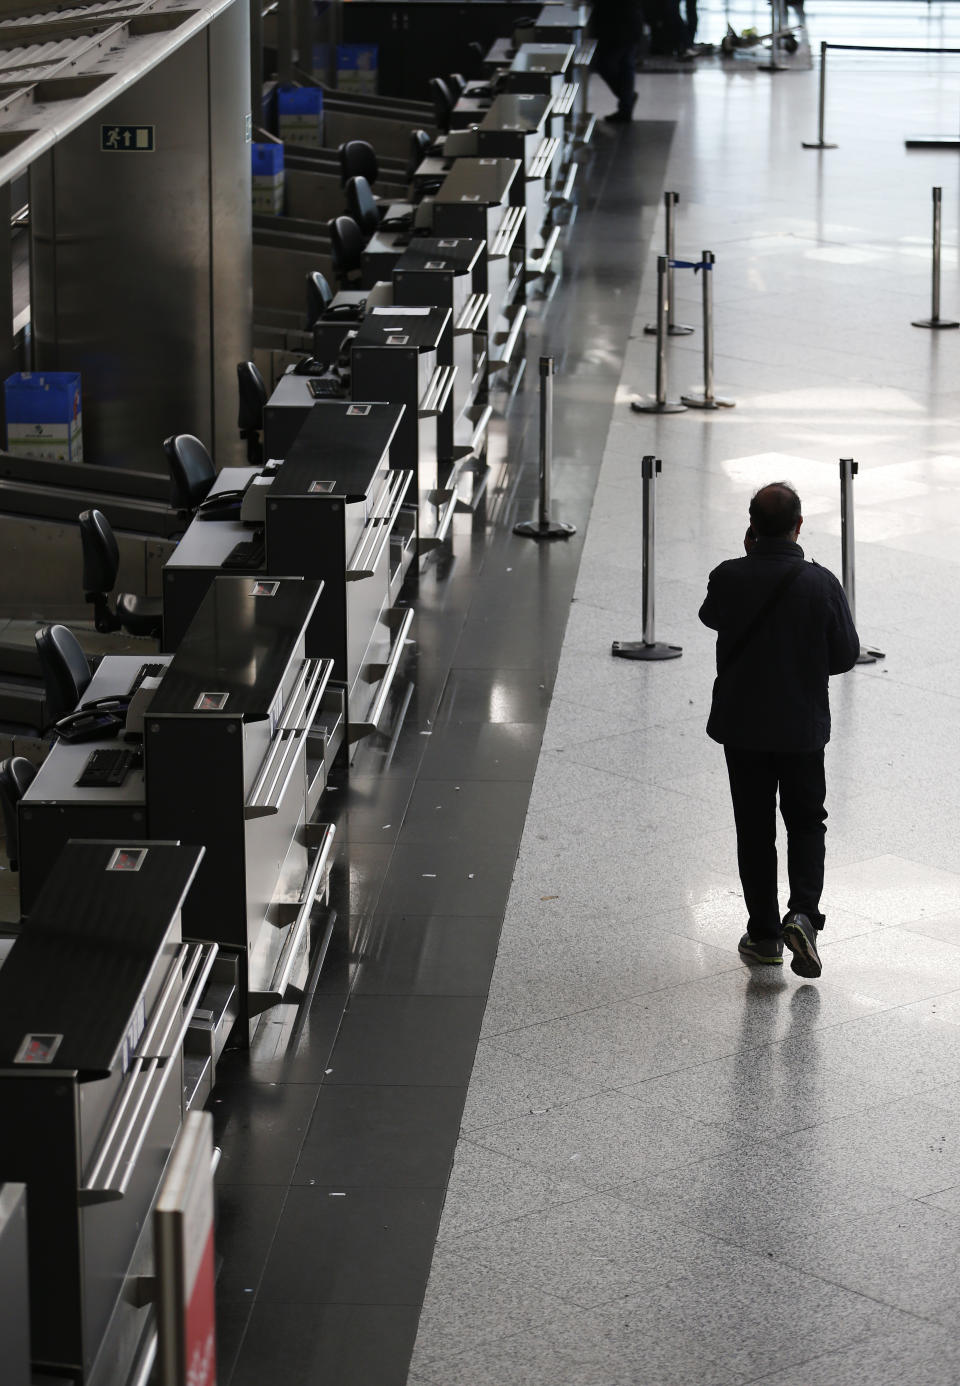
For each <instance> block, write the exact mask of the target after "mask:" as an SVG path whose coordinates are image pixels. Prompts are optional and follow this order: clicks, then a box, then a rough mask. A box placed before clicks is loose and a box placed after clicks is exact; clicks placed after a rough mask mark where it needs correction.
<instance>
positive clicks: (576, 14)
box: [533, 0, 591, 45]
mask: <svg viewBox="0 0 960 1386" xmlns="http://www.w3.org/2000/svg"><path fill="white" fill-rule="evenodd" d="M590 9H591V7H590V6H589V5H578V4H565V3H562V0H561V3H557V0H550V3H548V4H546V5H544V6H543V7H542V9H541V10H540V13H539V14H538V15H537V17H536V19H535V20H534V24H533V41H534V43H572V44H574V45H579V44H581V43H582V42H583V41H584V38H585V37H586V33H587V25H588V24H589V22H590Z"/></svg>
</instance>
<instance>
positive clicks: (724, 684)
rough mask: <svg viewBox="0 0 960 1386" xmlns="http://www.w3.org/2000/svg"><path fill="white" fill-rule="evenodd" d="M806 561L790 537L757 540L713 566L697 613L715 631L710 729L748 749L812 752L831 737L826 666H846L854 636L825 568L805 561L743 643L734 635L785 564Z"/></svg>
mask: <svg viewBox="0 0 960 1386" xmlns="http://www.w3.org/2000/svg"><path fill="white" fill-rule="evenodd" d="M792 563H803V549H801V547H800V545H799V544H794V543H793V542H792V541H791V540H789V539H759V540H758V541H757V544H756V547H755V548H754V549H753V551H752V552H751V553H749V554H747V555H746V556H745V557H744V558H731V559H728V560H727V562H726V563H721V564H720V566H719V567H718V568H714V570H713V572H712V573H711V574H710V580H709V583H708V585H707V597H706V601H705V602H704V603H703V606H702V607H701V608H700V620H701V621H702V622H703V623H704V625H705V626H709V627H710V628H711V630H715V631H716V632H717V679H716V682H715V683H714V686H713V705H712V707H711V709H710V719H709V721H708V722H707V734H708V736H712V737H713V739H714V741H722V742H723V743H724V745H726V746H735V747H739V748H740V749H742V750H751V751H817V750H820V749H821V748H822V747H823V746H825V745H826V743H827V742H828V741H829V740H830V702H829V698H828V696H827V682H828V679H829V676H830V675H831V674H842V673H845V671H846V670H847V669H852V668H853V666H854V664H855V663H856V660H857V655H858V654H859V653H860V640H859V637H858V635H857V632H856V631H855V630H854V626H853V619H852V617H851V615H850V608H849V606H848V605H847V598H846V596H845V595H844V591H843V588H842V587H841V585H840V583H839V582H838V581H837V579H836V578H835V577H834V575H833V573H831V572H830V571H829V570H828V569H827V568H821V567H819V566H818V565H817V564H816V563H806V564H804V567H803V571H802V572H801V573H800V574H799V576H798V577H796V578H795V579H794V581H793V582H792V583H791V584H790V586H789V587H788V588H787V590H786V592H785V593H784V594H783V595H782V596H781V598H780V599H779V601H778V602H777V605H776V606H775V608H774V609H773V611H772V612H771V613H770V614H769V615H768V616H767V617H765V618H764V620H763V621H762V623H761V625H760V627H759V628H758V629H757V630H756V631H755V632H754V634H753V635H751V637H750V640H749V642H748V643H747V645H746V646H745V647H744V649H743V652H742V653H741V654H740V655H739V656H738V657H737V658H736V659H735V660H734V661H733V662H732V663H731V664H730V665H729V667H728V668H724V662H725V659H726V657H727V655H728V652H729V651H730V649H731V647H733V646H734V645H735V644H736V642H737V639H738V637H739V636H740V634H741V633H742V632H743V631H745V630H746V628H747V626H748V625H749V624H750V622H751V621H752V620H753V619H754V617H755V616H756V614H757V613H758V612H759V611H760V610H761V608H762V607H763V605H764V603H765V602H766V601H767V600H768V598H769V597H770V595H771V594H772V592H773V589H774V588H775V587H776V586H777V584H778V583H779V582H780V581H781V579H782V577H783V575H784V573H785V572H786V571H787V565H789V564H792Z"/></svg>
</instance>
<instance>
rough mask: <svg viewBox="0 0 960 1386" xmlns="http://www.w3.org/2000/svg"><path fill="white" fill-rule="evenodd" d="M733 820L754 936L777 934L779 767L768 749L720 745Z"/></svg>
mask: <svg viewBox="0 0 960 1386" xmlns="http://www.w3.org/2000/svg"><path fill="white" fill-rule="evenodd" d="M723 750H724V754H725V756H726V759H727V774H728V775H729V777H730V797H731V799H732V801H733V817H734V822H735V823H736V826H737V866H738V868H739V871H740V884H741V885H742V887H743V899H744V903H745V904H746V907H747V914H748V917H749V922H748V924H747V932H748V933H749V935H750V937H751V938H754V939H770V938H778V937H779V935H780V906H779V903H778V901H777V770H776V765H775V758H774V755H773V754H772V753H771V752H769V751H743V750H739V749H736V748H734V747H732V746H724V748H723Z"/></svg>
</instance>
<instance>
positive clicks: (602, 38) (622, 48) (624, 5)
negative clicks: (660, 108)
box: [593, 0, 643, 125]
mask: <svg viewBox="0 0 960 1386" xmlns="http://www.w3.org/2000/svg"><path fill="white" fill-rule="evenodd" d="M593 32H594V36H595V38H596V40H597V51H596V53H595V55H594V59H593V70H594V72H596V73H598V74H599V75H600V76H601V77H602V78H603V80H604V81H605V82H606V84H607V86H608V87H609V88H610V90H611V91H612V92H613V94H614V96H615V97H616V98H617V109H616V110H615V111H612V112H611V113H610V115H608V116H604V120H606V121H608V122H609V123H610V124H611V125H629V123H630V121H631V120H632V119H633V108H634V106H635V105H636V104H637V93H636V91H635V90H634V86H635V82H636V76H637V61H636V58H637V44H638V43H639V42H640V37H641V35H642V33H643V15H642V11H641V8H640V5H639V3H638V0H595V3H594V6H593Z"/></svg>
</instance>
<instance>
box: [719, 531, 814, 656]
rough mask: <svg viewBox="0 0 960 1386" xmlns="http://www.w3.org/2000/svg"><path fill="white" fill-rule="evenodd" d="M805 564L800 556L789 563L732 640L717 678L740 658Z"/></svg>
mask: <svg viewBox="0 0 960 1386" xmlns="http://www.w3.org/2000/svg"><path fill="white" fill-rule="evenodd" d="M805 566H806V565H805V564H804V561H803V559H802V558H801V559H800V560H799V562H796V563H791V565H790V568H789V570H788V571H787V572H786V573H784V575H783V577H782V578H781V579H780V581H779V582H778V583H777V585H776V587H775V588H774V589H773V591H772V592H771V593H770V595H769V597H768V598H767V600H766V601H765V602H764V604H763V606H762V607H761V608H760V610H759V611H758V612H757V614H756V616H754V618H753V620H752V621H751V622H750V624H749V625H748V626H747V628H746V630H745V631H743V632H742V634H741V635H740V636H739V637H738V639H737V640H736V641H734V643H733V645H732V646H731V647H730V649H729V650H728V651H727V657H726V659H725V660H724V661H723V666H722V667H721V668H719V669H718V670H717V677H718V678H719V676H720V675H721V674H725V673H726V671H727V670H728V669H729V668H730V666H731V664H733V663H734V662H735V661H736V660H738V659H739V658H740V656H741V655H742V654H743V652H744V650H745V649H746V648H747V646H748V645H749V643H750V641H751V640H752V639H753V637H754V635H756V633H757V631H758V630H759V629H760V627H761V626H762V625H763V623H764V621H765V620H766V619H767V617H768V616H769V615H770V613H771V611H773V609H774V607H775V606H776V605H777V603H778V602H779V601H780V599H781V598H782V597H783V596H784V595H785V593H786V590H787V588H788V587H789V586H790V584H791V583H792V582H795V581H796V580H797V578H798V577H799V576H800V573H801V570H802V569H803V568H804V567H805Z"/></svg>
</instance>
